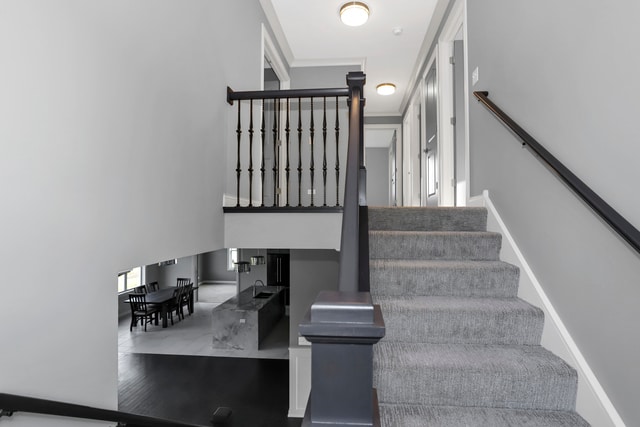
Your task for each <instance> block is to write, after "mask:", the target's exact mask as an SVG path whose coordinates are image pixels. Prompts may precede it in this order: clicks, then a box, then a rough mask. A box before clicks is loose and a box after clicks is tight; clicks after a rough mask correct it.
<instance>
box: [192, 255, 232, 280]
mask: <svg viewBox="0 0 640 427" xmlns="http://www.w3.org/2000/svg"><path fill="white" fill-rule="evenodd" d="M198 275H199V277H198V282H203V281H209V280H221V281H223V280H228V281H235V280H236V273H235V271H233V270H231V271H229V270H227V249H219V250H217V251H212V252H206V253H203V254H200V255H198Z"/></svg>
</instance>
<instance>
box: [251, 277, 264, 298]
mask: <svg viewBox="0 0 640 427" xmlns="http://www.w3.org/2000/svg"><path fill="white" fill-rule="evenodd" d="M258 282H260V284H261V286H267V285H265V284H264V282H263V281H262V280H260V279H258V280H256V281H255V282H253V297H254V298H255V296H256V286H257V285H258Z"/></svg>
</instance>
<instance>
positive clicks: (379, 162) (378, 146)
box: [364, 124, 402, 206]
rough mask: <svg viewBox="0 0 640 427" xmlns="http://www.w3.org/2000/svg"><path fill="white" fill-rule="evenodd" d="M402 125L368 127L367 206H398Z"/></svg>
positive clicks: (365, 127) (366, 145) (366, 156)
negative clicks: (399, 153)
mask: <svg viewBox="0 0 640 427" xmlns="http://www.w3.org/2000/svg"><path fill="white" fill-rule="evenodd" d="M400 143H401V142H400V125H399V124H395V125H394V124H390V125H365V126H364V145H365V155H364V158H365V165H366V167H367V204H368V205H369V206H397V205H399V204H401V200H399V191H398V189H399V187H398V186H399V185H400V184H399V175H400V170H401V167H402V164H401V159H400V158H398V156H397V155H396V153H397V152H398V151H399V150H401V147H399V145H400Z"/></svg>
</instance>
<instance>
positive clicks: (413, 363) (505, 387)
mask: <svg viewBox="0 0 640 427" xmlns="http://www.w3.org/2000/svg"><path fill="white" fill-rule="evenodd" d="M373 360H374V362H373V365H374V376H373V384H374V387H376V388H377V389H378V398H379V400H380V402H381V403H399V404H411V405H449V406H453V405H455V406H488V407H499V408H511V409H543V410H561V411H565V410H573V408H574V407H575V400H576V385H577V375H576V371H575V370H574V369H573V368H571V367H570V366H569V365H567V364H566V363H565V362H564V361H563V360H562V359H560V358H558V357H557V356H555V355H554V354H552V353H551V352H549V351H547V350H545V349H544V348H542V347H540V346H526V345H513V346H506V345H468V344H430V343H429V344H424V343H398V342H389V341H382V342H380V343H378V344H377V345H376V346H374V358H373Z"/></svg>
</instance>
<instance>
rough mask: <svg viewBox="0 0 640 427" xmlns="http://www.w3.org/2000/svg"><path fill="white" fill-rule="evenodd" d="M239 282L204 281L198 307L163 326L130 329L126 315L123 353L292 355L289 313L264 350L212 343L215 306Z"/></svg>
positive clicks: (120, 347) (120, 333)
mask: <svg viewBox="0 0 640 427" xmlns="http://www.w3.org/2000/svg"><path fill="white" fill-rule="evenodd" d="M235 292H236V290H235V285H203V286H201V287H200V289H199V290H198V293H199V295H198V302H196V303H195V311H194V313H193V314H192V315H191V316H189V315H186V316H185V319H184V320H182V321H178V320H177V318H176V317H175V316H174V325H171V322H169V327H168V328H166V329H163V328H162V326H161V325H158V326H155V325H153V324H148V325H147V331H146V332H145V330H144V327H142V326H138V327H134V328H133V331H131V332H129V324H130V318H129V317H128V316H127V317H124V318H122V319H121V320H120V322H119V324H118V352H119V353H148V354H173V355H184V356H187V355H188V356H220V357H245V358H256V359H288V358H289V349H288V347H289V317H283V318H282V320H281V321H280V323H279V324H278V325H277V326H276V327H275V328H274V330H273V331H272V332H271V334H270V335H269V336H268V337H267V338H266V339H265V341H264V342H263V345H262V348H261V349H260V350H221V349H214V348H212V347H211V340H212V332H211V331H212V330H213V329H212V328H213V327H214V325H212V321H211V310H213V308H214V307H216V306H217V305H218V304H220V303H222V302H224V301H226V300H227V299H228V298H230V297H232V296H233V295H235Z"/></svg>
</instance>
